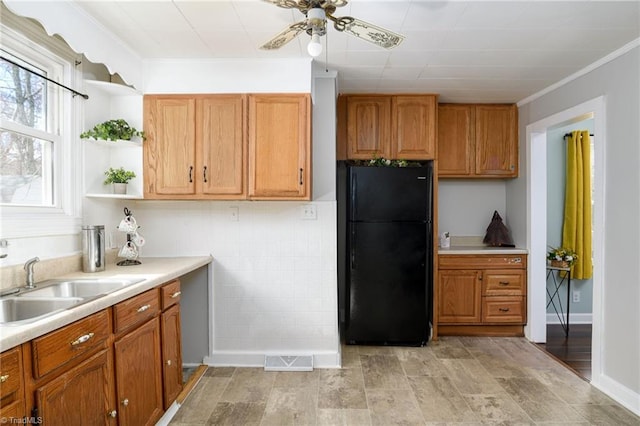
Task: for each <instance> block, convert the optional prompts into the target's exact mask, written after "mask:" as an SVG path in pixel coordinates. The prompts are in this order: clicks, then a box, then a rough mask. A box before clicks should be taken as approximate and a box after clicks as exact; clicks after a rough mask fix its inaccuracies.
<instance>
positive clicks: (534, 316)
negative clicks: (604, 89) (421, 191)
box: [525, 97, 606, 385]
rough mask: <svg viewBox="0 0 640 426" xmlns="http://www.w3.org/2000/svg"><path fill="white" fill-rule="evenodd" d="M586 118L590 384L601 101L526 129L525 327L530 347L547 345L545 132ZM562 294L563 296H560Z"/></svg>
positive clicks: (595, 325) (594, 352)
mask: <svg viewBox="0 0 640 426" xmlns="http://www.w3.org/2000/svg"><path fill="white" fill-rule="evenodd" d="M590 117H592V119H593V133H594V134H595V135H596V137H597V141H596V142H597V143H596V144H594V153H593V158H592V162H593V169H594V178H593V200H592V201H593V224H592V226H593V228H592V234H593V265H594V267H593V290H592V294H593V301H592V312H593V313H592V316H591V321H592V327H591V328H592V332H591V354H590V356H591V380H592V383H593V384H594V385H596V384H597V383H598V382H599V378H600V371H601V355H600V354H601V344H602V341H603V339H602V336H601V328H602V286H603V276H604V274H603V265H604V262H603V259H604V253H603V241H604V232H605V228H604V164H605V162H604V153H605V148H604V147H605V136H606V130H605V103H604V97H599V98H596V99H592V100H590V101H587V102H584V103H582V104H580V105H577V106H575V107H573V108H569V109H567V110H565V111H562V112H559V113H557V114H554V115H552V116H550V117H547V118H545V119H542V120H540V121H538V122H536V123H533V124H530V125H529V126H527V129H526V134H527V163H528V164H527V166H528V167H527V174H528V179H527V204H528V207H529V208H528V209H527V215H528V217H527V234H528V238H527V240H528V244H529V246H528V249H529V259H530V261H529V271H528V282H529V283H530V285H529V288H530V291H529V294H530V297H529V299H528V301H527V303H528V312H529V313H530V315H529V323H528V324H527V326H526V327H525V335H526V336H527V338H528V339H529V340H531V341H533V342H536V343H546V342H547V291H546V285H545V284H543V283H546V272H547V271H546V252H547V243H548V242H547V204H548V201H547V192H548V191H547V188H548V186H547V182H548V176H547V168H548V164H547V163H548V160H547V149H548V148H549V143H550V141H549V140H548V134H549V132H552V131H553V130H554V129H559V128H562V127H565V126H568V125H572V124H575V123H577V122H580V121H584V120H585V119H588V118H590ZM565 291H566V290H565Z"/></svg>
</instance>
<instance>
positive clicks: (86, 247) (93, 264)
mask: <svg viewBox="0 0 640 426" xmlns="http://www.w3.org/2000/svg"><path fill="white" fill-rule="evenodd" d="M104 263H105V254H104V225H89V226H83V227H82V271H83V272H99V271H104Z"/></svg>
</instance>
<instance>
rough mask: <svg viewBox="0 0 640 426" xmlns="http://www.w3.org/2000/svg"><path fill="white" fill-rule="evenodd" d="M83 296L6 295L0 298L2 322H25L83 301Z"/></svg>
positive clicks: (0, 322)
mask: <svg viewBox="0 0 640 426" xmlns="http://www.w3.org/2000/svg"><path fill="white" fill-rule="evenodd" d="M83 300H84V299H82V298H81V297H38V298H36V297H33V298H31V297H29V298H23V297H15V296H14V297H6V298H2V299H0V324H14V325H17V324H23V323H27V322H33V321H36V320H38V319H40V318H42V317H45V316H48V315H53V314H54V313H56V312H59V311H62V310H64V309H68V308H70V307H72V306H74V305H77V304H79V303H82V302H83Z"/></svg>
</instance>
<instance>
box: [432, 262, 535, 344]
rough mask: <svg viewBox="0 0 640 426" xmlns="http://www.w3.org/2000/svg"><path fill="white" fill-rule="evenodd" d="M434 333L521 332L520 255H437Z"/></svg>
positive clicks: (523, 306) (522, 290)
mask: <svg viewBox="0 0 640 426" xmlns="http://www.w3.org/2000/svg"><path fill="white" fill-rule="evenodd" d="M438 268H439V270H438V280H437V286H436V312H437V315H436V318H437V327H436V330H437V334H439V335H447V334H453V335H517V336H520V335H523V333H524V329H523V326H524V324H526V322H527V313H526V297H527V286H526V271H527V258H526V255H440V256H439V258H438Z"/></svg>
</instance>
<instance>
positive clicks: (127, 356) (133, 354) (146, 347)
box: [114, 317, 163, 426]
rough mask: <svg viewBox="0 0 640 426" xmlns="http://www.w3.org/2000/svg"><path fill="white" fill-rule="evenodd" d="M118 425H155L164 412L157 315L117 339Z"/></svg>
mask: <svg viewBox="0 0 640 426" xmlns="http://www.w3.org/2000/svg"><path fill="white" fill-rule="evenodd" d="M114 348H115V363H116V369H115V370H116V395H117V401H118V418H119V422H118V424H119V425H135V426H138V425H153V424H155V422H156V421H157V420H158V419H159V418H160V416H161V415H162V413H163V403H162V371H161V365H160V362H161V359H162V358H161V353H160V320H159V318H158V317H155V318H153V319H152V320H150V321H148V322H146V323H145V324H144V325H142V326H141V327H139V328H137V329H135V330H134V331H132V332H130V333H128V334H126V335H125V336H124V337H122V338H121V339H120V340H117V341H116V342H115V343H114Z"/></svg>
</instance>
